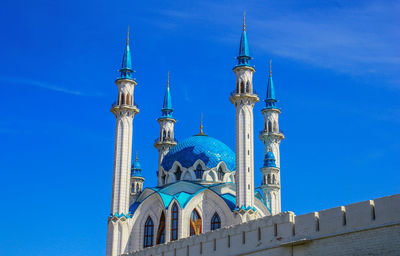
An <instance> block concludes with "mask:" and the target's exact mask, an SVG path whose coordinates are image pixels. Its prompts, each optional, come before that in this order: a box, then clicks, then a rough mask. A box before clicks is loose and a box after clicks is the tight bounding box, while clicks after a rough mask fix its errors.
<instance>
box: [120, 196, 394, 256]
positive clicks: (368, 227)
mask: <svg viewBox="0 0 400 256" xmlns="http://www.w3.org/2000/svg"><path fill="white" fill-rule="evenodd" d="M399 241H400V194H397V195H393V196H388V197H383V198H378V199H375V200H368V201H364V202H359V203H355V204H350V205H347V206H341V207H336V208H332V209H328V210H324V211H320V212H313V213H309V214H304V215H300V216H295V215H294V214H293V213H292V212H285V213H280V214H278V215H275V216H268V217H264V218H261V219H257V220H253V221H249V222H246V223H242V224H239V225H235V226H230V227H224V228H221V229H219V230H217V231H213V232H209V233H205V234H201V235H198V236H193V237H188V238H185V239H181V240H178V241H174V242H170V243H167V244H163V245H157V246H154V247H151V248H147V249H145V250H141V251H137V252H131V253H129V254H126V255H130V256H132V255H138V256H141V255H143V256H144V255H152V256H158V255H159V256H189V255H277V256H278V255H279V256H286V255H287V256H292V255H299V256H303V255H304V256H305V255H332V256H333V255H345V256H347V255H349V256H350V255H351V256H352V255H400V242H399Z"/></svg>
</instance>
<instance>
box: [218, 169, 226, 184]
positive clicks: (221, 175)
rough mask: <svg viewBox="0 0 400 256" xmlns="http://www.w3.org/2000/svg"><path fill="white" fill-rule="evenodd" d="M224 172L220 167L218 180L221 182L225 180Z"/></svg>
mask: <svg viewBox="0 0 400 256" xmlns="http://www.w3.org/2000/svg"><path fill="white" fill-rule="evenodd" d="M224 174H225V173H224V171H223V170H222V167H221V166H220V167H219V168H218V179H219V180H220V181H222V180H223V179H224Z"/></svg>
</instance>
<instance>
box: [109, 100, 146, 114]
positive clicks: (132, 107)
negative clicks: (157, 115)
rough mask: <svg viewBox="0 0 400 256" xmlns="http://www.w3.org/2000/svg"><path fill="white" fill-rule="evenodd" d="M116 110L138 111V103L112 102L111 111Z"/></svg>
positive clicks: (114, 111)
mask: <svg viewBox="0 0 400 256" xmlns="http://www.w3.org/2000/svg"><path fill="white" fill-rule="evenodd" d="M118 110H130V111H132V112H135V113H139V105H138V104H136V103H135V102H133V104H117V103H116V102H114V103H113V104H112V105H111V112H113V113H116V112H117V111H118Z"/></svg>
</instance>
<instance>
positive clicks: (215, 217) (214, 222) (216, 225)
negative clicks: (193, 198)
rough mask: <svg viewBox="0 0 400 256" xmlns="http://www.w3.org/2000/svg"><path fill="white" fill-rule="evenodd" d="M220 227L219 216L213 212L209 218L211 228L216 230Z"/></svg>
mask: <svg viewBox="0 0 400 256" xmlns="http://www.w3.org/2000/svg"><path fill="white" fill-rule="evenodd" d="M219 228H221V218H220V217H219V215H218V213H214V215H213V216H212V218H211V230H216V229H219Z"/></svg>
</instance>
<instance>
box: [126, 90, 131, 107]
mask: <svg viewBox="0 0 400 256" xmlns="http://www.w3.org/2000/svg"><path fill="white" fill-rule="evenodd" d="M130 98H131V97H130V95H129V93H128V94H127V95H126V104H128V105H130V104H129V102H130V101H129V99H130Z"/></svg>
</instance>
